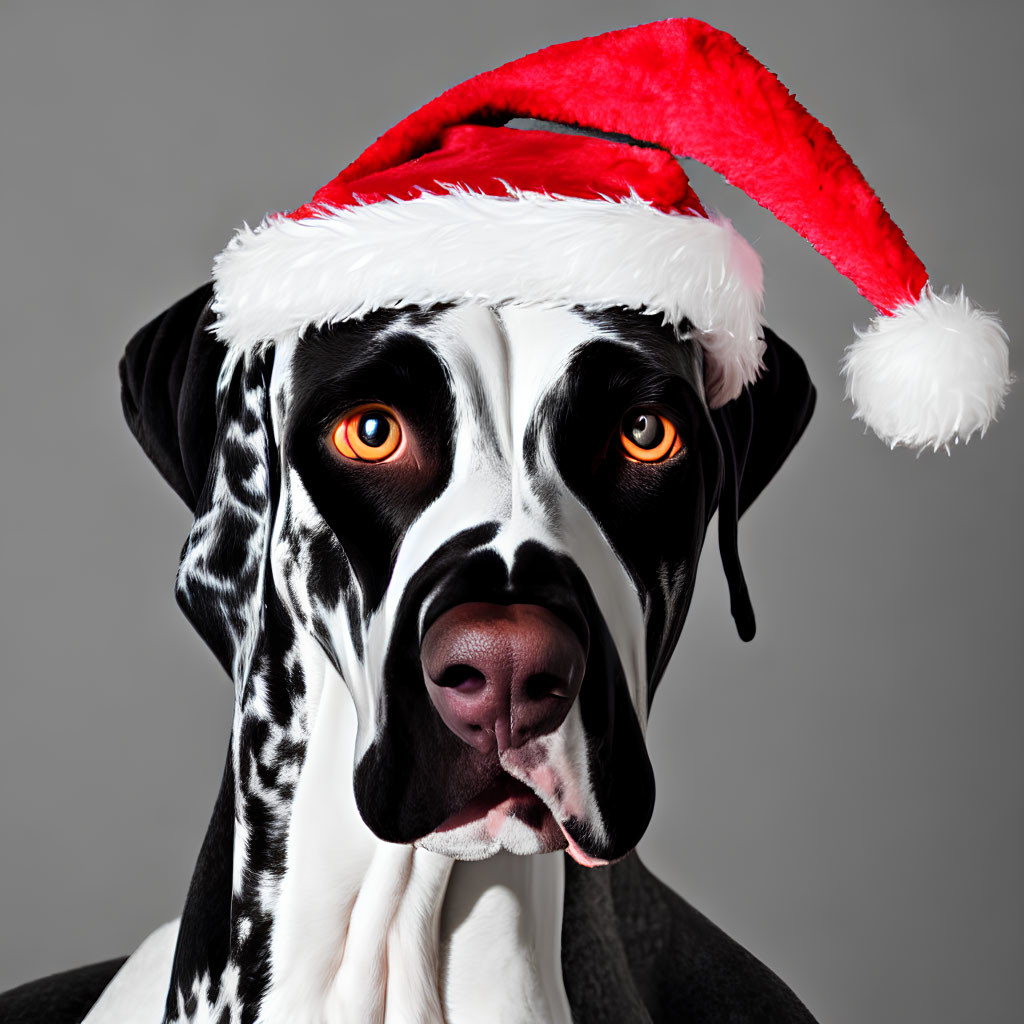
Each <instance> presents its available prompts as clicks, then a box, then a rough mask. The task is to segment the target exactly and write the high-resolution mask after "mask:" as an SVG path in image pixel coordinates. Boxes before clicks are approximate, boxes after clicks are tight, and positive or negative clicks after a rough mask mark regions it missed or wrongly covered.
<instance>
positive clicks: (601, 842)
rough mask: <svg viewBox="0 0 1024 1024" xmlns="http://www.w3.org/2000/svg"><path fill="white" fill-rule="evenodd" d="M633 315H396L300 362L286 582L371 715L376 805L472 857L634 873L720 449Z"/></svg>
mask: <svg viewBox="0 0 1024 1024" xmlns="http://www.w3.org/2000/svg"><path fill="white" fill-rule="evenodd" d="M701 380H702V365H701V357H700V349H699V346H698V345H697V344H696V343H695V342H693V341H690V340H688V339H687V338H686V337H685V336H680V334H679V333H678V332H677V331H676V330H674V329H673V328H671V327H663V326H660V325H659V323H658V321H657V320H655V319H654V318H652V317H649V316H644V315H643V314H640V313H634V312H626V311H607V312H603V313H584V312H581V311H579V310H573V309H567V308H538V307H501V308H490V307H484V306H479V305H467V306H454V307H445V308H439V309H434V310H429V311H415V310H413V311H410V310H404V311H401V310H399V311H385V312H380V313H377V314H373V315H370V316H368V317H366V318H365V319H363V320H360V321H349V322H343V323H339V324H335V325H332V326H329V327H325V328H322V329H320V330H318V331H311V332H308V333H307V335H306V336H305V337H304V338H303V339H302V340H300V341H299V342H298V343H296V344H295V345H292V346H283V347H279V348H278V350H277V352H276V354H275V357H274V364H273V371H272V376H271V378H270V394H269V407H270V410H271V414H272V415H271V419H272V433H273V436H274V442H275V443H274V447H275V450H276V452H277V453H278V457H277V466H276V468H275V469H274V470H273V474H274V475H275V477H276V478H277V479H278V480H279V484H278V485H277V486H279V489H280V490H279V494H278V495H277V498H276V503H275V507H274V511H273V517H274V524H273V528H272V531H271V540H270V544H269V550H270V558H269V561H270V571H271V576H272V586H273V587H274V589H275V590H276V592H277V594H278V596H279V597H280V598H281V601H282V602H283V604H284V606H285V607H287V608H288V609H289V611H290V613H291V616H292V618H293V619H294V620H295V621H296V622H298V623H299V624H300V626H299V628H300V629H304V630H306V631H307V632H308V634H309V635H310V637H312V638H313V639H314V640H315V642H316V643H317V644H318V645H319V646H320V647H321V648H322V649H323V651H324V652H325V654H326V656H327V658H328V659H329V661H330V662H331V663H332V664H333V666H334V668H335V669H336V670H337V673H338V674H339V675H340V677H341V678H342V679H343V680H344V681H345V683H346V684H347V687H348V689H349V691H350V693H351V696H352V700H353V701H354V703H355V707H356V712H357V717H358V738H357V741H356V750H355V755H354V756H355V773H354V780H355V797H356V802H357V805H358V808H359V811H360V813H361V815H362V817H363V819H364V820H365V821H366V823H367V824H368V825H369V827H370V828H371V829H372V830H373V831H374V832H375V833H376V834H377V835H378V836H380V837H381V838H383V839H386V840H389V841H391V842H400V843H418V844H420V845H422V846H425V847H427V848H429V849H432V850H435V851H438V852H441V853H444V854H447V855H450V856H454V857H459V858H470V859H475V858H480V857H485V856H489V855H490V854H492V853H494V852H496V851H497V850H499V849H502V848H504V849H508V850H512V851H514V852H518V853H535V852H543V851H548V850H552V849H558V848H563V847H566V846H567V847H568V850H569V852H570V853H571V854H572V855H573V856H574V857H575V858H576V859H577V860H578V861H580V862H581V863H584V864H593V863H601V862H605V861H608V860H612V859H615V858H618V857H621V856H623V855H624V854H625V853H627V852H628V851H629V850H630V849H632V848H633V847H634V846H635V845H636V843H637V841H638V840H639V839H640V837H641V835H642V834H643V832H644V830H645V828H646V826H647V823H648V821H649V819H650V815H651V811H652V807H653V800H654V782H653V777H652V772H651V766H650V762H649V760H648V758H647V755H646V752H645V746H644V733H645V728H646V723H647V715H648V710H649V706H650V699H651V695H652V693H653V690H654V687H655V685H656V683H657V681H658V679H659V677H660V676H661V674H662V672H663V671H664V668H665V665H666V663H667V661H668V658H669V656H670V654H671V652H672V649H673V647H674V646H675V642H676V640H677V638H678V635H679V630H680V628H681V625H682V620H683V618H684V616H685V613H686V608H687V606H688V603H689V599H690V595H691V591H692V586H693V579H694V569H695V565H696V561H697V557H698V554H699V552H700V548H701V545H702V543H703V539H704V533H705V527H706V523H707V519H708V516H709V514H710V511H711V510H712V508H713V505H714V502H715V500H716V498H717V493H718V486H719V480H720V474H721V452H720V448H719V447H718V442H717V439H716V436H715V432H714V430H713V428H712V425H711V421H710V419H709V415H708V412H707V409H706V407H705V404H704V401H703V398H702V385H701Z"/></svg>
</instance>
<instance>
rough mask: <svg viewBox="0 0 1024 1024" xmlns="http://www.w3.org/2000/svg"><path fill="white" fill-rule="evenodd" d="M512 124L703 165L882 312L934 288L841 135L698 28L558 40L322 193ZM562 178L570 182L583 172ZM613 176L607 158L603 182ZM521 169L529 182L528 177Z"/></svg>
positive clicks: (399, 129)
mask: <svg viewBox="0 0 1024 1024" xmlns="http://www.w3.org/2000/svg"><path fill="white" fill-rule="evenodd" d="M513 117H530V118H538V119H541V120H546V121H552V122H557V123H563V124H569V125H579V126H583V127H588V128H595V129H598V130H601V131H605V132H610V133H616V134H622V135H627V136H629V137H631V138H635V139H639V140H642V141H645V142H651V143H655V144H657V145H659V146H662V147H663V148H664V149H666V150H669V151H670V152H672V153H675V154H677V155H680V156H690V157H693V158H695V159H697V160H700V161H701V162H702V163H704V164H706V165H707V166H708V167H710V168H712V169H713V170H715V171H717V172H718V173H720V174H722V175H723V176H724V177H725V178H726V179H727V180H729V181H730V182H732V183H733V184H734V185H737V186H739V187H740V188H742V189H743V191H745V192H746V193H747V194H748V195H750V196H751V197H752V198H754V199H755V200H756V201H757V202H759V203H760V204H761V205H762V206H765V207H767V208H768V209H769V210H771V211H772V212H773V213H774V214H775V215H776V216H777V217H779V218H780V219H781V220H783V221H785V222H786V223H787V224H789V225H790V226H792V227H793V228H794V229H795V230H796V231H798V232H799V233H800V234H801V235H802V236H803V237H804V238H806V239H807V240H808V241H809V242H810V243H811V244H812V245H813V246H814V247H815V248H816V249H817V250H818V251H819V252H820V253H822V254H823V255H824V256H826V257H827V258H828V259H829V260H831V262H832V263H833V264H834V265H835V267H836V269H838V270H839V271H840V273H842V274H844V275H846V276H847V277H849V278H850V279H851V280H852V281H853V282H854V284H855V285H856V286H857V289H858V290H859V291H860V293H861V294H862V295H863V296H864V297H865V298H866V299H868V301H870V302H871V303H872V304H873V305H874V306H875V307H876V308H878V309H879V310H881V311H882V312H886V313H890V312H892V311H893V310H894V309H895V307H896V306H898V305H899V304H901V303H903V302H913V301H916V300H917V298H918V297H919V295H920V293H921V290H922V289H923V288H924V286H925V284H926V283H927V273H926V271H925V268H924V266H923V264H922V263H921V261H920V260H919V259H918V258H917V257H916V255H915V254H914V253H913V251H912V250H911V249H910V247H909V246H908V245H907V244H906V242H905V240H904V238H903V235H902V233H901V232H900V230H899V228H898V227H897V226H896V225H895V224H894V223H893V221H892V220H891V219H890V217H889V215H888V214H887V213H886V211H885V209H884V207H883V206H882V204H881V202H880V201H879V199H878V197H877V196H876V195H875V194H874V192H873V191H872V190H871V187H870V186H869V185H868V184H867V182H866V181H865V180H864V177H863V176H862V175H861V173H860V171H859V170H858V169H857V168H856V166H855V165H854V163H853V161H852V160H851V159H850V157H849V155H848V154H847V153H846V152H845V150H843V149H842V147H841V146H840V145H839V144H838V143H837V142H836V140H835V138H834V137H833V135H832V133H831V132H830V131H829V130H828V129H827V128H825V127H824V126H823V125H822V124H821V123H820V122H818V121H817V120H816V119H815V118H813V117H812V116H811V115H810V114H809V113H808V112H807V111H806V110H805V109H804V108H803V107H802V106H801V105H800V104H799V103H798V102H797V100H796V99H795V98H794V97H793V96H792V95H791V94H790V93H789V92H788V91H787V89H786V88H785V86H784V85H782V84H781V83H780V82H779V80H778V79H777V78H776V77H775V75H773V74H772V73H771V72H770V71H768V70H767V69H766V68H764V67H763V66H762V65H761V64H759V63H758V62H757V61H756V60H755V59H754V58H753V57H751V56H750V54H749V53H747V51H746V50H745V49H744V48H743V47H742V46H741V45H740V44H739V43H738V42H737V41H736V40H735V39H733V38H732V37H731V36H729V35H727V34H726V33H724V32H719V31H717V30H716V29H713V28H711V27H710V26H709V25H706V24H704V23H703V22H700V21H696V20H694V19H678V20H672V21H664V22H657V23H655V24H651V25H641V26H638V27H636V28H629V29H623V30H621V31H619V32H609V33H606V34H605V35H601V36H597V37H594V38H591V39H582V40H579V41H577V42H571V43H563V44H561V45H558V46H552V47H548V48H547V49H544V50H541V51H539V52H538V53H534V54H531V55H529V56H527V57H523V58H521V59H520V60H516V61H512V62H511V63H509V64H506V65H504V66H503V67H500V68H497V69H496V70H494V71H490V72H487V73H485V74H482V75H478V76H477V77H475V78H472V79H470V80H469V81H468V82H464V83H463V84H462V85H458V86H455V87H454V88H452V89H449V90H448V91H447V92H446V93H444V94H443V95H441V96H440V97H438V98H437V99H435V100H433V101H432V102H430V103H428V104H426V106H424V107H422V108H420V109H419V110H418V111H416V112H415V113H413V114H411V115H410V116H409V117H407V118H406V119H405V120H403V121H401V122H400V123H399V124H398V125H396V126H395V127H394V128H392V129H391V130H390V131H388V132H386V133H385V134H384V135H383V136H381V138H380V139H378V140H377V142H375V143H374V144H373V145H372V146H370V148H369V149H367V150H366V152H365V153H363V155H362V156H361V157H359V159H358V160H356V161H355V162H354V163H353V164H351V165H350V166H349V167H348V168H347V169H346V170H344V171H343V172H342V173H341V175H339V177H338V178H337V179H336V180H335V181H334V182H332V183H331V184H330V185H328V186H327V187H326V189H325V190H324V191H323V193H322V195H326V194H328V193H329V194H331V195H335V196H339V197H340V196H343V195H345V190H346V188H347V189H349V190H351V191H353V192H361V190H362V189H363V188H365V187H367V183H368V182H377V183H384V179H383V178H381V179H376V178H375V176H376V175H378V174H380V173H381V172H382V171H386V170H387V169H388V168H397V167H400V166H401V165H405V164H407V163H408V162H409V161H414V160H416V159H417V158H419V157H422V156H423V155H424V154H428V153H431V152H432V151H435V150H437V149H438V147H439V146H448V145H450V144H451V142H450V140H449V138H448V137H446V136H445V134H444V133H445V130H446V129H448V128H450V127H452V126H454V125H460V124H490V125H495V124H501V123H503V122H505V121H506V120H508V119H510V118H513ZM480 137H481V138H482V136H480ZM463 138H464V139H467V140H468V139H469V138H470V137H469V136H466V137H463ZM591 141H592V140H591ZM532 145H533V143H529V144H527V148H529V146H532ZM612 145H614V144H612ZM552 147H553V148H552V150H551V152H554V151H555V149H556V148H557V147H555V146H554V144H553V143H552ZM621 149H622V151H623V159H627V157H626V154H629V159H639V158H637V157H636V152H637V151H636V150H635V149H634V148H632V147H625V146H622V147H621ZM558 151H559V152H563V151H561V150H558ZM564 152H565V153H566V154H568V150H565V151H564ZM588 155H590V154H589V153H588ZM491 157H492V154H486V159H488V160H489V159H491ZM438 159H440V160H441V162H442V163H443V162H444V160H443V159H442V158H440V157H439V158H438ZM484 159H485V154H481V161H483V160H484ZM528 159H529V154H528V153H524V161H526V160H528ZM428 166H430V165H429V162H426V163H424V162H420V163H418V164H414V165H412V166H411V167H409V168H408V170H409V177H408V178H406V176H405V174H404V172H403V173H402V174H400V175H399V177H398V180H401V181H403V183H404V187H405V188H406V192H405V193H404V194H405V195H409V194H412V193H415V191H416V190H417V189H432V188H434V185H433V183H432V181H431V179H430V177H429V174H428V175H427V176H425V177H424V178H423V179H422V180H420V181H419V182H418V183H416V184H413V178H415V177H417V176H418V174H419V173H420V171H421V170H424V169H426V168H428ZM564 169H565V170H566V171H567V172H569V173H568V174H567V177H568V178H570V179H571V178H573V176H574V175H573V173H572V172H573V170H574V169H573V168H571V167H568V166H565V168H564ZM607 169H608V161H605V160H600V161H598V166H597V170H598V174H600V175H604V174H606V173H607ZM522 170H523V173H524V179H523V180H526V177H529V176H531V175H532V174H533V171H529V170H528V169H527V168H525V167H523V168H522ZM575 170H577V174H576V175H575V178H576V181H577V184H576V185H575V186H574V187H572V188H570V186H569V184H568V183H567V182H566V181H565V180H564V179H563V181H562V184H561V185H560V186H558V185H557V184H556V185H553V184H552V183H551V181H550V180H549V178H548V176H547V168H546V167H538V168H537V169H536V177H537V178H538V179H542V190H543V191H552V192H553V191H557V190H558V188H559V187H560V188H563V189H566V190H567V192H568V193H569V194H573V195H580V194H584V191H585V190H586V189H587V188H591V190H592V191H596V192H600V191H601V189H600V187H599V186H596V185H589V184H588V182H590V178H589V165H587V164H583V165H581V166H580V167H579V168H578V169H575ZM476 173H477V172H476V170H474V174H476ZM505 175H506V172H505V169H504V168H503V167H501V166H500V164H499V165H497V166H496V167H494V168H493V169H492V170H491V171H490V172H487V171H485V170H483V167H482V163H481V166H480V176H479V178H478V179H477V184H476V185H475V186H474V187H481V188H484V189H485V190H488V191H489V190H490V186H487V185H486V182H487V181H491V182H493V181H494V179H495V177H497V176H501V177H505ZM368 194H371V195H380V193H379V192H375V191H373V190H372V189H371V192H370V193H368ZM652 198H653V197H652ZM321 201H324V200H321ZM304 209H305V210H306V212H307V213H308V212H309V210H308V208H304Z"/></svg>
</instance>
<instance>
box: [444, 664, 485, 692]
mask: <svg viewBox="0 0 1024 1024" xmlns="http://www.w3.org/2000/svg"><path fill="white" fill-rule="evenodd" d="M435 683H436V684H437V685H438V686H443V687H444V688H445V689H451V690H459V691H461V692H462V693H476V692H477V690H482V689H483V688H484V686H486V685H487V679H486V677H485V676H484V674H483V672H481V671H479V669H475V668H473V666H472V665H449V666H448V667H447V668H446V669H445V670H444V671H443V672H442V673H441V675H440V677H439V678H438V679H436V680H435Z"/></svg>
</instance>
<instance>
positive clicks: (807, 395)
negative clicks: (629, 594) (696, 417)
mask: <svg viewBox="0 0 1024 1024" xmlns="http://www.w3.org/2000/svg"><path fill="white" fill-rule="evenodd" d="M764 333H765V342H766V344H767V346H768V347H767V351H766V352H765V355H764V363H765V368H764V371H763V372H762V373H761V376H760V377H758V379H757V380H756V381H755V382H754V383H753V384H752V385H750V386H749V387H748V388H746V389H745V390H744V392H743V394H741V395H740V396H739V397H738V398H735V399H733V400H732V401H731V402H727V403H726V404H725V405H723V406H722V408H721V409H716V410H714V411H713V412H712V414H711V418H712V421H713V422H714V424H715V429H716V431H717V432H718V439H719V442H720V444H721V446H722V455H723V468H722V489H721V494H720V496H719V503H718V545H719V549H720V551H721V554H722V564H723V566H724V567H725V575H726V579H727V580H728V581H729V600H730V605H731V610H732V616H733V618H734V619H735V620H736V629H737V631H738V632H739V634H740V637H741V638H742V639H743V640H752V639H753V637H754V632H755V629H756V626H755V622H754V609H753V607H752V606H751V604H750V594H749V592H748V590H747V584H746V580H744V578H743V569H742V568H741V567H740V558H739V548H738V542H737V531H738V524H739V518H740V516H741V515H742V514H743V513H744V512H745V511H746V510H747V509H748V508H749V507H750V504H751V502H753V500H754V499H755V498H756V497H757V496H758V495H759V494H760V493H761V491H762V490H764V488H765V486H766V485H767V483H768V481H769V480H771V478H772V477H773V476H774V475H775V474H776V473H777V472H778V470H779V467H780V466H781V465H782V463H783V462H785V460H786V457H787V456H788V455H789V453H790V452H791V451H792V450H793V447H794V445H795V444H796V443H797V441H799V440H800V435H801V434H803V432H804V428H805V427H806V426H807V424H808V422H809V421H810V418H811V414H812V413H813V412H814V400H815V390H814V385H813V384H811V379H810V377H809V376H808V375H807V367H806V366H804V362H803V360H802V359H801V358H800V357H799V356H798V355H797V354H796V352H794V351H793V349H792V348H790V347H789V345H787V344H786V343H785V342H784V341H783V340H782V339H781V338H780V337H778V335H776V334H775V333H774V332H773V331H771V330H769V329H768V328H765V332H764Z"/></svg>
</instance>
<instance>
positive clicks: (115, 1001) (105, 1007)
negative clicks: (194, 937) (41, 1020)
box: [83, 921, 178, 1024]
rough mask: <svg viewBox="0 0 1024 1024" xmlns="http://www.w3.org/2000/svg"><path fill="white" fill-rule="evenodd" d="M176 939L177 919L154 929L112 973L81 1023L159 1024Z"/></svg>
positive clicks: (162, 1016)
mask: <svg viewBox="0 0 1024 1024" xmlns="http://www.w3.org/2000/svg"><path fill="white" fill-rule="evenodd" d="M177 941H178V922H177V921H168V922H167V924H165V925H161V926H160V927H159V928H157V930H156V931H155V932H153V933H152V934H151V935H150V936H149V937H148V938H147V939H146V940H145V941H144V942H143V943H142V945H141V946H139V948H138V949H137V950H135V952H134V953H133V954H132V955H131V956H130V957H129V958H128V961H127V962H126V963H125V964H124V966H123V967H122V968H121V969H120V970H119V971H118V972H117V974H115V975H114V977H113V978H112V979H111V981H110V984H109V985H107V987H106V988H105V989H104V990H103V993H102V995H101V996H100V997H99V999H98V1000H97V1001H96V1002H95V1003H94V1004H93V1007H92V1009H91V1010H90V1011H89V1012H88V1013H87V1014H86V1016H85V1020H84V1022H83V1024H124V1022H125V1021H133V1022H134V1024H160V1022H161V1021H162V1020H163V1019H164V1004H165V1003H166V1001H167V985H168V983H169V982H170V978H171V964H172V961H173V960H174V947H175V944H176V943H177Z"/></svg>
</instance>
